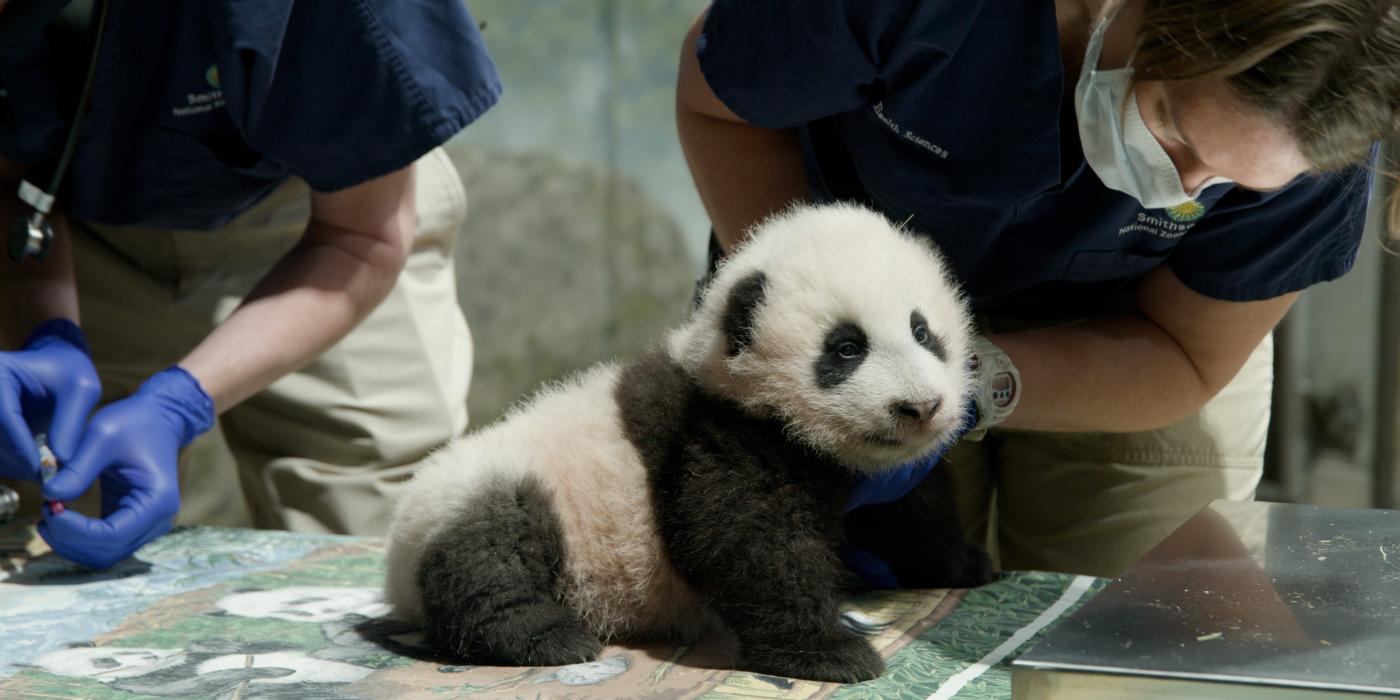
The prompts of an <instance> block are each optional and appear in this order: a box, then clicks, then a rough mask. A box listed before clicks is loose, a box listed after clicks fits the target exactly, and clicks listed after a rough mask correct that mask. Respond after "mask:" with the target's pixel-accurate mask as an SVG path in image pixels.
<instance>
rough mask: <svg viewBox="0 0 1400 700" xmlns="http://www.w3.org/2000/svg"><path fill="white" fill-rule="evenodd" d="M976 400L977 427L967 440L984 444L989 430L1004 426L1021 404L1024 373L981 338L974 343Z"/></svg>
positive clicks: (988, 341) (999, 350)
mask: <svg viewBox="0 0 1400 700" xmlns="http://www.w3.org/2000/svg"><path fill="white" fill-rule="evenodd" d="M972 376H973V381H972V399H973V400H974V401H976V402H977V425H975V426H973V427H972V430H971V431H969V432H968V435H967V436H966V437H968V438H971V439H973V440H980V439H982V436H983V435H985V434H986V432H987V429H988V428H991V427H994V426H996V425H999V424H1001V422H1002V421H1004V420H1006V417H1007V416H1009V415H1011V412H1012V411H1014V410H1016V404H1017V403H1019V402H1020V401H1021V373H1020V371H1018V370H1017V369H1016V365H1015V364H1013V363H1012V362H1011V358H1010V357H1008V356H1007V354H1006V353H1005V352H1003V351H1002V349H1001V348H999V347H997V346H996V345H995V344H993V343H992V341H990V340H987V339H986V338H985V337H983V336H981V335H978V336H976V337H975V339H974V341H973V355H972Z"/></svg>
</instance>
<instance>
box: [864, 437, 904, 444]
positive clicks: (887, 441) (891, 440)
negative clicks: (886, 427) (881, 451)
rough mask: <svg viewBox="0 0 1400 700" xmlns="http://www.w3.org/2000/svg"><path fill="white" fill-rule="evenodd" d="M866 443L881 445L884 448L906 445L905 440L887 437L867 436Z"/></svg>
mask: <svg viewBox="0 0 1400 700" xmlns="http://www.w3.org/2000/svg"><path fill="white" fill-rule="evenodd" d="M865 441H866V442H868V443H870V444H872V445H881V446H883V447H904V443H905V441H904V440H901V439H899V438H892V437H889V436H886V435H866V436H865Z"/></svg>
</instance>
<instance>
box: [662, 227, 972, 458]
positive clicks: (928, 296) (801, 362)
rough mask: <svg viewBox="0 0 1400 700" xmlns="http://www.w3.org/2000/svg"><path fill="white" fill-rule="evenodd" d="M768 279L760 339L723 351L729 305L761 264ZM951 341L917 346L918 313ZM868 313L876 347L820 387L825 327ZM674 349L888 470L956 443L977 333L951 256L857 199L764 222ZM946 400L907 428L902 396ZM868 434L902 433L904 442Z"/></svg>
mask: <svg viewBox="0 0 1400 700" xmlns="http://www.w3.org/2000/svg"><path fill="white" fill-rule="evenodd" d="M760 271H761V272H763V273H764V274H765V275H766V277H767V284H766V290H765V296H764V303H763V304H762V306H761V307H760V309H759V312H758V315H757V318H756V319H755V321H754V323H753V327H754V329H755V331H756V332H755V336H754V342H753V346H752V347H751V348H750V349H749V350H748V351H746V352H743V353H740V354H739V355H738V356H737V357H732V358H731V357H728V356H727V355H726V354H725V347H726V339H725V338H724V335H723V333H721V332H720V325H719V321H720V318H721V316H722V314H723V313H724V304H723V301H724V300H725V299H726V298H727V297H728V295H729V291H730V290H731V289H732V288H733V286H734V285H735V284H736V283H737V282H739V281H740V280H742V279H744V278H745V277H747V276H748V275H749V274H751V273H753V272H760ZM916 309H917V310H919V311H920V312H921V313H922V314H923V315H924V317H925V318H926V319H927V321H928V324H929V330H930V331H931V332H933V333H934V334H936V335H938V336H939V337H940V338H941V339H942V341H943V344H944V346H945V347H946V349H947V357H948V361H947V362H946V363H944V362H940V361H938V359H937V358H935V357H934V356H933V355H932V354H931V353H929V352H928V351H927V350H926V349H924V348H923V347H921V346H920V345H918V344H917V343H916V342H914V340H913V338H912V336H911V334H910V330H909V315H910V312H911V311H914V310H916ZM841 320H852V321H856V322H858V323H859V325H860V326H861V328H862V329H863V330H864V331H865V332H866V334H867V335H868V336H869V338H870V342H871V351H870V355H869V357H868V358H867V359H866V360H865V362H863V363H862V364H861V366H860V368H859V369H858V370H857V371H856V374H855V376H854V377H852V378H851V379H850V380H847V381H846V382H843V383H842V384H841V385H839V386H838V387H836V388H835V389H834V390H822V389H820V388H818V387H817V386H816V380H815V376H814V374H813V363H814V362H815V361H816V358H817V355H818V354H819V351H820V348H821V343H822V339H823V336H824V334H825V332H826V330H827V329H828V328H830V327H831V326H832V325H834V324H835V323H837V322H839V321H841ZM669 347H670V354H671V356H672V357H673V358H675V359H676V360H677V361H678V362H680V363H681V365H682V366H683V367H685V368H686V370H688V371H689V372H691V373H692V374H693V375H695V376H697V377H699V378H700V381H701V383H702V384H704V385H706V386H709V387H711V388H712V389H714V390H716V391H718V392H720V393H722V394H724V395H725V396H728V397H730V398H732V399H734V400H736V401H739V402H741V403H743V404H744V405H746V406H747V407H749V408H750V410H753V411H755V412H759V413H771V414H775V415H778V416H781V417H782V418H784V419H785V420H786V421H787V422H788V424H789V425H790V426H791V428H792V430H793V432H794V434H795V435H796V436H797V437H799V438H801V439H803V440H806V441H807V442H808V443H809V444H810V445H811V446H812V447H814V448H816V449H818V450H821V451H824V452H827V453H829V454H832V455H834V456H835V457H836V458H837V459H838V460H839V461H841V462H842V463H843V464H845V465H846V466H848V467H850V468H852V469H857V470H866V471H878V470H880V469H884V468H888V467H890V466H891V465H895V464H900V463H903V462H906V461H908V460H911V459H914V458H916V457H918V456H919V455H921V454H925V453H927V452H929V451H931V450H932V449H933V448H935V447H936V446H937V445H938V444H939V443H940V442H942V441H944V440H946V439H948V437H949V435H950V433H951V431H952V430H953V428H955V427H957V424H958V421H960V420H961V418H962V415H961V411H962V408H963V405H964V403H965V402H966V399H967V396H968V394H969V392H970V390H971V376H970V374H969V373H968V371H967V360H968V358H969V357H970V356H971V352H972V350H971V348H972V335H971V330H970V321H969V316H968V312H967V308H966V304H965V301H964V300H963V298H962V296H961V294H960V293H959V292H958V290H957V288H956V287H955V286H954V284H953V282H952V281H951V279H950V278H949V276H948V272H947V270H946V269H945V267H944V264H943V261H942V258H940V257H939V255H938V254H937V253H936V252H935V251H934V250H933V249H932V247H931V246H930V245H929V244H926V243H924V242H922V241H920V240H918V239H915V238H913V237H911V236H908V235H906V234H903V233H901V232H899V231H897V230H896V229H895V228H894V227H893V226H891V225H890V223H889V221H888V220H887V219H885V218H884V217H883V216H881V215H879V214H876V213H874V212H872V211H870V210H868V209H864V208H861V207H856V206H849V205H834V206H825V207H794V208H791V209H789V210H787V211H786V212H783V213H781V214H778V215H776V216H774V217H772V218H770V219H768V220H767V221H765V222H763V223H762V224H761V225H760V226H759V227H758V229H757V231H756V232H755V234H754V235H753V236H751V237H750V238H749V240H748V242H747V243H746V244H744V245H743V246H741V247H740V248H739V249H738V250H737V251H735V253H734V254H733V255H732V256H730V258H729V259H728V261H727V263H726V264H725V265H722V266H721V267H720V269H719V270H718V271H717V273H716V275H715V279H714V280H713V282H712V283H711V284H710V287H709V288H708V289H707V290H706V293H705V303H703V304H702V306H701V308H700V310H699V311H698V312H697V313H696V314H695V315H694V316H693V317H692V318H691V319H690V320H689V321H688V322H687V323H685V324H684V325H682V326H681V327H680V328H678V329H676V330H675V331H673V332H672V333H671V336H670V338H669ZM896 399H902V400H912V401H929V400H934V399H941V400H942V408H941V409H940V411H939V413H938V415H937V416H936V417H935V419H934V420H933V421H932V422H931V424H930V425H929V426H928V427H927V429H925V430H924V431H923V432H922V434H917V435H915V434H909V433H907V432H905V433H901V432H900V428H899V427H898V422H897V421H896V420H895V419H894V417H893V416H891V414H890V412H889V404H890V402H891V401H892V400H896ZM868 435H881V436H887V437H899V438H904V439H905V440H904V444H903V445H901V446H899V447H892V446H886V445H879V444H872V443H871V442H869V441H868V440H866V439H865V437H866V436H868Z"/></svg>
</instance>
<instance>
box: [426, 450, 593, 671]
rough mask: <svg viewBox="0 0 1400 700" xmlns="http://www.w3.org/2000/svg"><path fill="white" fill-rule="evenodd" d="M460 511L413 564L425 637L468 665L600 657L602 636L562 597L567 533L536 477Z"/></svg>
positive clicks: (495, 488)
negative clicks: (564, 534) (415, 568)
mask: <svg viewBox="0 0 1400 700" xmlns="http://www.w3.org/2000/svg"><path fill="white" fill-rule="evenodd" d="M460 513H461V514H462V515H461V516H460V517H459V518H458V519H457V520H456V522H453V523H451V524H449V525H447V526H446V527H444V528H443V529H442V530H441V531H440V532H439V533H438V534H437V535H436V536H434V537H433V538H432V539H431V540H429V542H428V544H427V546H426V547H425V549H424V552H423V557H422V559H421V562H420V564H419V569H418V573H417V580H418V586H419V591H420V593H421V594H422V600H423V617H424V620H425V625H426V629H425V632H426V634H427V639H428V642H429V643H430V644H431V645H432V646H433V647H434V648H435V649H437V650H438V651H439V652H440V653H443V654H446V655H448V656H450V657H452V658H454V659H461V660H464V661H467V662H469V663H474V664H499V665H526V666H557V665H564V664H572V663H579V662H583V661H591V660H593V659H595V658H597V656H598V654H599V652H600V651H602V643H601V642H600V641H599V639H598V637H597V636H596V635H594V634H593V633H592V632H590V631H588V629H587V628H586V627H585V626H584V624H583V622H582V621H581V620H580V619H579V617H578V616H577V615H576V614H574V612H573V611H572V610H570V609H569V608H568V607H566V606H564V605H563V604H562V603H561V602H560V599H559V595H558V588H559V586H558V582H559V576H560V572H561V571H562V568H563V561H564V544H563V537H562V534H561V532H560V526H559V521H558V519H557V518H556V516H555V515H554V512H553V509H552V508H551V505H550V498H549V494H548V493H546V492H545V490H544V488H543V487H542V486H541V485H540V484H539V482H538V481H537V480H535V479H534V478H533V477H526V478H525V479H523V480H521V481H506V480H502V481H499V482H497V483H495V484H492V485H490V486H489V487H488V488H486V489H485V490H483V491H482V492H481V493H478V494H476V495H474V496H473V497H472V501H471V502H470V503H469V504H467V505H466V507H464V508H463V509H462V510H461V511H460Z"/></svg>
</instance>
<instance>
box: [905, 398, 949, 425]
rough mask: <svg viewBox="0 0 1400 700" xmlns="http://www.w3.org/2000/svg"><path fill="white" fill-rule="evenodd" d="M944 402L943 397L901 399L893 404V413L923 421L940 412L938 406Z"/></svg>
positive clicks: (915, 420)
mask: <svg viewBox="0 0 1400 700" xmlns="http://www.w3.org/2000/svg"><path fill="white" fill-rule="evenodd" d="M942 404H943V400H942V399H934V400H933V401H901V402H897V403H895V404H894V406H893V413H894V415H895V417H897V418H905V419H908V420H911V421H914V422H918V423H922V422H924V421H927V420H929V419H930V418H933V416H934V414H935V413H938V407H939V406H941V405H942Z"/></svg>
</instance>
